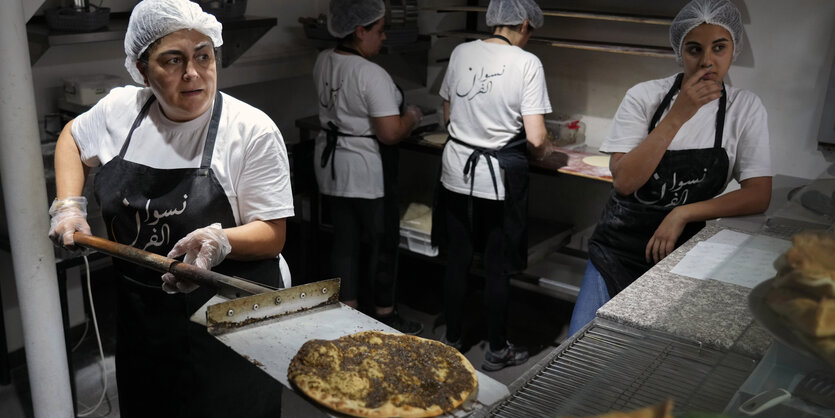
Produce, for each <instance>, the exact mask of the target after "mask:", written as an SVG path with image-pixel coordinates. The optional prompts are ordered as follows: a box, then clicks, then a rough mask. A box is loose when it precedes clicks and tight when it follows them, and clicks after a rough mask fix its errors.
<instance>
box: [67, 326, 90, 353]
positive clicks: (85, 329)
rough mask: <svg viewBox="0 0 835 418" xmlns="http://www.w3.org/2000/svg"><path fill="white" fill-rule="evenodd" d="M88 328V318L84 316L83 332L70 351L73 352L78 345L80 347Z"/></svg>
mask: <svg viewBox="0 0 835 418" xmlns="http://www.w3.org/2000/svg"><path fill="white" fill-rule="evenodd" d="M89 329H90V318H84V332H82V333H81V337H80V338H79V339H78V342H77V343H75V345H74V346H73V347H72V349H71V350H70V352H73V353H74V352H75V350H77V349H78V347H81V343H83V342H84V339H85V338H87V330H89Z"/></svg>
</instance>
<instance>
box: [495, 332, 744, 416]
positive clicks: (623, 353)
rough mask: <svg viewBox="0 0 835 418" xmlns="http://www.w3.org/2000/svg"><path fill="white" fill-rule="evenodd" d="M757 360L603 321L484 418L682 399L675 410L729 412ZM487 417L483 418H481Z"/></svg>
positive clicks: (576, 412) (596, 410) (591, 411)
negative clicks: (731, 400)
mask: <svg viewBox="0 0 835 418" xmlns="http://www.w3.org/2000/svg"><path fill="white" fill-rule="evenodd" d="M755 366H756V361H755V360H753V359H751V358H748V357H744V356H741V355H738V354H734V353H728V352H722V351H718V350H714V349H709V348H704V347H701V346H700V344H699V343H695V342H690V341H685V340H681V339H678V338H676V337H673V336H670V335H666V334H661V333H657V332H647V331H639V330H635V329H632V328H628V327H625V326H623V325H620V324H616V323H614V322H611V321H606V320H602V319H600V318H596V319H595V320H594V321H593V322H592V323H591V324H590V325H589V326H587V327H586V328H585V330H584V331H583V332H580V333H578V334H577V335H575V336H573V337H572V338H570V339H569V340H567V341H566V342H564V343H563V344H561V345H560V346H559V347H557V348H556V349H554V351H553V352H552V353H551V354H549V355H547V356H546V357H545V358H543V359H542V360H541V361H540V362H539V363H537V365H536V366H534V367H533V368H531V370H530V371H528V372H527V373H526V374H525V375H523V376H521V377H520V378H519V379H518V380H517V381H516V382H514V383H513V384H512V385H511V387H510V391H511V395H510V396H509V397H508V398H507V399H505V400H504V401H503V402H501V403H499V404H498V405H496V406H495V407H493V408H492V409H491V410H490V411H489V412H486V413H485V414H484V415H485V416H494V417H525V418H529V417H554V416H564V415H572V416H584V415H596V414H602V413H606V412H610V411H615V410H618V411H628V410H633V409H638V408H642V407H645V406H648V405H651V404H655V403H659V402H662V401H664V400H666V399H668V398H673V399H675V411H676V412H685V411H688V412H689V411H700V412H716V413H718V412H722V410H723V409H724V408H725V406H726V405H727V403H728V402H729V401H730V399H731V397H733V395H734V393H735V392H736V390H737V389H738V388H739V387H740V386H741V385H742V383H743V382H744V381H745V379H746V378H747V377H748V375H750V374H751V372H752V371H753V370H754V367H755ZM479 415H481V414H479Z"/></svg>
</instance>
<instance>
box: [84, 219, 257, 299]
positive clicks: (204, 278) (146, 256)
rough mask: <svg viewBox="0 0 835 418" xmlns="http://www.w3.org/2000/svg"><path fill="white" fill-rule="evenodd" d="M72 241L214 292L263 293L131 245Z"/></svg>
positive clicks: (94, 239)
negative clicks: (228, 288)
mask: <svg viewBox="0 0 835 418" xmlns="http://www.w3.org/2000/svg"><path fill="white" fill-rule="evenodd" d="M72 238H73V240H74V241H75V244H76V245H78V246H80V247H84V248H89V249H91V250H96V251H99V252H102V253H104V254H107V255H110V256H113V257H116V258H120V259H122V260H125V261H129V262H131V263H134V264H138V265H140V266H142V267H145V268H148V269H151V270H154V271H159V272H163V273H173V274H174V275H176V276H178V277H181V278H184V279H188V280H191V281H193V282H195V283H197V284H199V285H200V286H210V287H213V288H215V289H218V288H221V287H234V288H237V289H241V290H244V291H247V292H249V293H251V294H257V293H262V292H263V291H264V288H263V287H261V286H258V285H257V284H254V283H251V282H249V281H247V280H243V279H238V278H235V277H230V276H227V275H225V274H220V273H217V272H214V271H211V270H206V269H203V268H200V267H197V266H194V265H191V264H186V263H183V262H182V261H178V260H175V259H173V258H168V257H163V256H161V255H159V254H154V253H152V252H149V251H145V250H140V249H139V248H134V247H131V246H129V245H124V244H119V243H118V242H113V241H110V240H106V239H104V238H99V237H96V236H93V235H87V234H82V233H80V232H75V233H74V234H73V235H72Z"/></svg>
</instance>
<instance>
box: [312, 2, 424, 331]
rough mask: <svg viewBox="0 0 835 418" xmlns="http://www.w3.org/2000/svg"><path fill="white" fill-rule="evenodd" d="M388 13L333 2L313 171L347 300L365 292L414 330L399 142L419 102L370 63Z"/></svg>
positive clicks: (319, 79) (399, 325)
mask: <svg viewBox="0 0 835 418" xmlns="http://www.w3.org/2000/svg"><path fill="white" fill-rule="evenodd" d="M385 13H386V6H385V4H384V3H383V1H382V0H331V2H330V7H329V9H328V31H329V32H330V34H331V35H333V36H334V37H336V38H338V39H339V42H338V45H337V46H336V48H333V49H328V50H325V51H322V52H321V53H320V54H319V56H318V57H317V59H316V63H315V65H314V67H313V79H314V82H315V85H316V93H317V95H318V98H319V100H318V103H319V121H320V123H321V126H322V130H321V131H320V132H319V136H318V137H317V138H316V143H315V150H314V155H315V156H316V157H315V158H314V172H315V175H316V181H317V184H318V186H319V191H320V192H321V193H322V194H323V195H324V198H325V201H326V202H327V204H328V205H329V207H330V213H331V222H332V224H333V247H332V249H331V255H330V268H331V273H332V274H333V275H334V276H336V277H340V278H341V279H342V284H341V296H340V297H341V299H342V301H343V302H344V303H345V304H346V305H348V306H351V307H352V308H360V302H363V300H364V299H365V296H366V295H367V296H368V297H369V299H371V300H370V302H371V303H372V304H373V305H374V307H373V312H371V313H372V315H373V316H374V317H376V318H377V319H378V320H380V321H381V322H383V323H385V324H387V325H389V326H391V327H392V328H395V329H397V330H399V331H401V332H403V333H406V334H413V335H417V334H419V333H420V331H421V330H422V329H423V326H422V325H421V324H420V323H419V322H415V321H411V320H408V319H406V318H403V317H401V316H400V314H399V313H398V312H397V310H396V309H395V294H396V288H395V284H396V279H397V260H398V244H399V242H400V230H399V226H400V212H399V202H398V199H397V170H398V149H397V144H398V143H399V142H400V141H401V140H402V139H403V138H405V137H406V136H408V135H409V133H410V132H411V131H412V129H414V127H415V126H417V124H418V123H419V122H420V120H421V118H422V114H421V111H420V109H419V108H418V107H416V106H404V100H405V97H404V96H403V93H402V91H400V89H399V88H398V87H397V85H395V84H394V81H393V80H392V78H391V76H390V75H389V74H388V73H387V72H386V71H385V70H384V69H383V68H382V67H380V66H379V65H377V64H375V63H373V62H371V61H369V59H370V58H372V57H374V56H376V55H377V54H379V53H380V50H381V49H382V47H383V41H384V40H385V39H386V33H385V31H384V25H385V21H384V15H385ZM363 238H365V239H366V240H367V241H366V242H367V243H368V252H367V253H366V254H367V259H366V260H365V263H364V264H365V265H367V268H368V270H367V272H364V273H360V265H362V264H363V262H362V261H363V259H361V254H362V251H361V243H362V242H363ZM362 277H365V278H367V279H366V280H361V278H362ZM361 289H362V291H363V292H364V294H363V295H362V297H361V295H360V290H361Z"/></svg>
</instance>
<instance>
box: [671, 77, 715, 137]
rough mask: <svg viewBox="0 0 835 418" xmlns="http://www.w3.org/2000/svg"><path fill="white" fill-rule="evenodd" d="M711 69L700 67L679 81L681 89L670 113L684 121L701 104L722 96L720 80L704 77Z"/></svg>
mask: <svg viewBox="0 0 835 418" xmlns="http://www.w3.org/2000/svg"><path fill="white" fill-rule="evenodd" d="M712 70H713V68H712V66H709V67H705V68H702V69H700V70H699V71H697V72H696V73H694V74H693V75H692V76H691V77H689V78H688V79H687V80H685V81H683V82H682V83H681V91H679V93H678V98H676V101H675V103H673V107H672V109H670V115H676V116H677V117H678V118H680V121H681V122H682V123H684V122H685V121H688V120H690V118H692V117H693V115H695V114H696V112H698V111H699V109H700V108H701V107H702V106H704V105H706V104H708V103H710V102H712V101H714V100H716V99H718V98H719V97H721V96H722V81H721V80H719V81H716V80H713V79H711V78H705V77H706V76H707V75H708V74H712Z"/></svg>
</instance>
